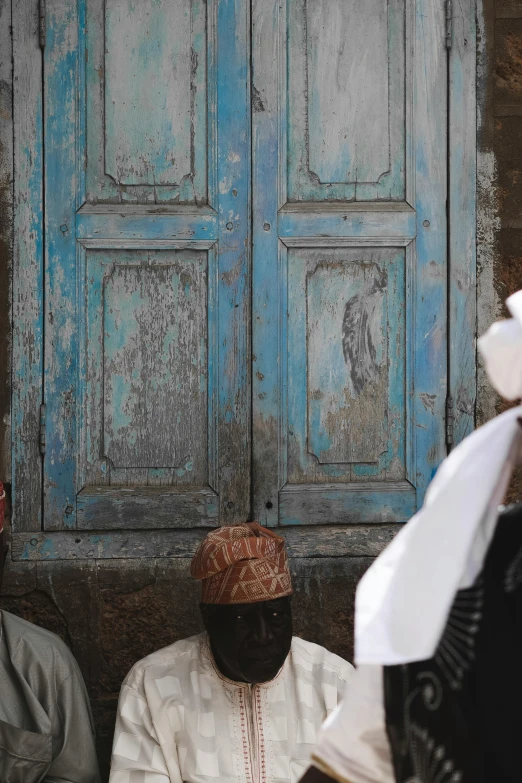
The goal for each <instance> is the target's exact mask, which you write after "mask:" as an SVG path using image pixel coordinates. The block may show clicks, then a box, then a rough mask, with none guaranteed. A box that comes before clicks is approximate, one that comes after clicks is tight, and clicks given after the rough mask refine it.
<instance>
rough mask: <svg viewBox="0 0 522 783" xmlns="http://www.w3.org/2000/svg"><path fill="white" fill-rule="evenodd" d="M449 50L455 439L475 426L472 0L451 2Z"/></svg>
mask: <svg viewBox="0 0 522 783" xmlns="http://www.w3.org/2000/svg"><path fill="white" fill-rule="evenodd" d="M453 13H454V16H453V40H452V47H451V50H450V52H449V90H450V93H449V178H450V180H449V221H450V226H449V228H450V235H449V236H450V242H449V269H450V275H449V291H448V296H449V394H450V395H451V397H452V398H453V414H454V417H455V418H454V435H453V440H454V444H455V445H457V444H458V443H460V441H461V440H463V438H465V437H466V436H467V435H469V434H470V432H471V431H472V430H473V428H474V426H475V402H476V393H477V377H476V343H475V337H476V329H477V290H476V287H477V269H476V239H477V238H476V222H477V216H476V209H475V203H476V198H475V196H476V189H477V175H476V168H477V163H476V147H477V139H476V135H477V131H476V128H477V106H476V84H475V81H476V75H475V74H476V46H475V42H476V22H475V19H476V3H475V0H464V2H462V3H458V4H455V5H454V12H453Z"/></svg>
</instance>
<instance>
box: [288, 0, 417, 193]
mask: <svg viewBox="0 0 522 783" xmlns="http://www.w3.org/2000/svg"><path fill="white" fill-rule="evenodd" d="M287 25H288V43H287V46H288V54H287V61H288V74H289V76H288V199H289V201H305V202H306V201H319V202H321V201H325V200H342V201H351V200H352V199H355V200H357V201H372V200H375V199H386V200H400V199H404V195H405V166H404V154H405V134H406V123H405V86H406V85H405V78H404V76H405V66H406V56H405V55H406V51H405V50H406V37H405V14H404V0H365V3H364V8H361V3H360V2H358V0H343V2H341V0H333V2H332V0H299V2H297V1H296V2H292V3H290V4H289V5H288V19H287Z"/></svg>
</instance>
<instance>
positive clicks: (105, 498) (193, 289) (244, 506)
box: [44, 0, 250, 530]
mask: <svg viewBox="0 0 522 783" xmlns="http://www.w3.org/2000/svg"><path fill="white" fill-rule="evenodd" d="M217 38H219V39H220V41H221V42H222V46H223V48H222V49H220V50H218V48H217V47H216V40H217ZM248 40H249V36H248V11H247V9H246V8H245V7H244V5H243V4H242V3H240V2H239V0H238V2H237V3H236V4H234V3H229V2H225V1H222V0H212V1H211V2H208V3H206V2H202V1H201V0H180V2H176V3H173V2H170V1H167V0H159V2H158V1H156V0H155V1H154V2H152V0H150V1H149V0H143V2H140V3H135V2H130V0H82V2H79V3H78V4H71V3H70V2H67V0H50V1H49V2H48V3H47V40H46V47H45V50H44V52H45V53H44V84H45V91H44V96H45V97H44V108H45V159H46V240H47V245H46V249H47V255H46V293H45V297H46V326H45V341H46V349H45V355H46V360H45V373H44V387H45V388H44V400H45V403H46V406H47V421H46V436H47V451H46V454H45V457H44V476H45V478H44V527H45V529H46V530H53V529H61V528H82V527H86V528H90V529H93V528H94V529H96V528H97V527H98V528H99V529H114V528H118V527H123V528H129V529H131V528H140V527H144V528H147V527H187V526H193V525H217V524H219V523H220V522H225V521H234V519H236V518H239V519H244V518H245V517H246V516H247V515H248V513H249V509H250V495H249V477H250V380H249V378H250V352H249V341H248V334H249V321H250V314H249V305H250V297H249V296H248V291H249V279H248V275H249V245H250V242H249V224H250V223H249V206H250V205H249V192H250V187H249V182H250V170H249V167H250V156H249V149H250V137H249V115H248V105H249V83H248V71H247V69H246V68H245V63H246V62H248V57H249V52H248ZM220 46H221V44H220ZM220 52H221V54H220ZM64 96H65V98H64ZM218 96H219V98H218ZM207 116H208V120H207ZM218 129H219V133H218ZM218 182H219V188H218V187H217V183H218Z"/></svg>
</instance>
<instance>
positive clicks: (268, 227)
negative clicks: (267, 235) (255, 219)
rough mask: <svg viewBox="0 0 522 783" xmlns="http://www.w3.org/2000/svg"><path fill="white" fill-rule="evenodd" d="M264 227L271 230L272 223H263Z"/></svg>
mask: <svg viewBox="0 0 522 783" xmlns="http://www.w3.org/2000/svg"><path fill="white" fill-rule="evenodd" d="M263 228H264V229H265V231H270V223H263Z"/></svg>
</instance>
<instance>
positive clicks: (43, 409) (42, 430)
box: [38, 404, 47, 454]
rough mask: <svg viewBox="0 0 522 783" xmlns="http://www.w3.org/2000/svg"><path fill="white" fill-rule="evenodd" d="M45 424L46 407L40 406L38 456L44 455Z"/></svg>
mask: <svg viewBox="0 0 522 783" xmlns="http://www.w3.org/2000/svg"><path fill="white" fill-rule="evenodd" d="M46 424H47V406H46V405H43V404H42V405H40V430H39V433H38V445H39V447H40V454H45V425H46Z"/></svg>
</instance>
